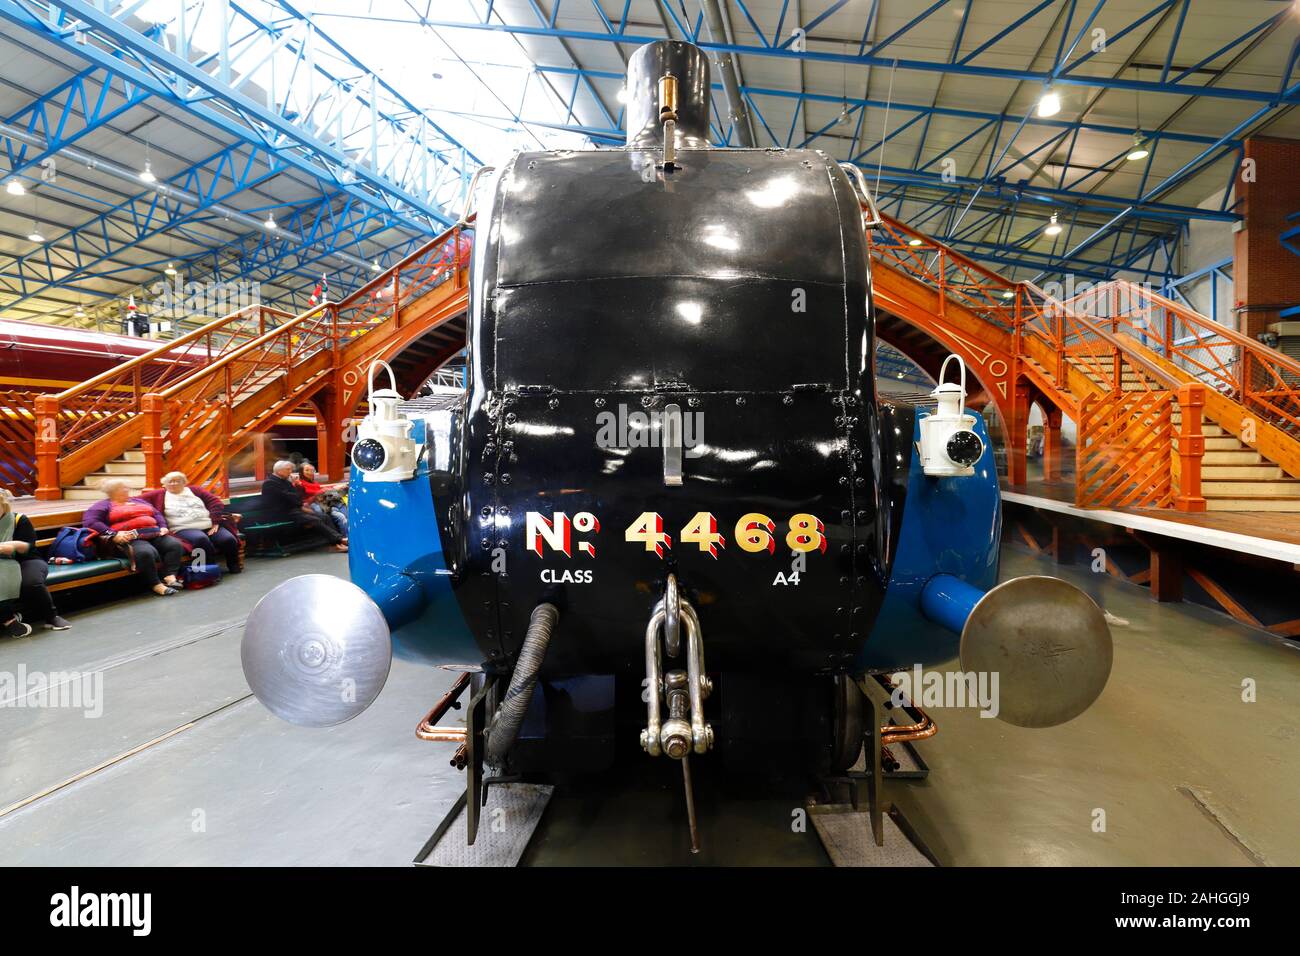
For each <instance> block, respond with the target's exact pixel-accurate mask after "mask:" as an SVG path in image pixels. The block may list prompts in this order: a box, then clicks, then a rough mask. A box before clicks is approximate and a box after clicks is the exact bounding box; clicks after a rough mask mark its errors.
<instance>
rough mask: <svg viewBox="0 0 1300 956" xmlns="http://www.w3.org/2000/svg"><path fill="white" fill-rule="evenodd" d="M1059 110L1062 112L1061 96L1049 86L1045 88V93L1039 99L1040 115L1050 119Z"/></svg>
mask: <svg viewBox="0 0 1300 956" xmlns="http://www.w3.org/2000/svg"><path fill="white" fill-rule="evenodd" d="M1059 112H1061V97H1060V96H1059V95H1058V94H1057V92H1056V91H1055V90H1053V89H1052V88H1051V87H1050V86H1049V87H1048V88H1047V89H1045V90H1043V95H1042V96H1041V97H1040V98H1039V100H1038V109H1037V113H1038V117H1039V119H1050V118H1051V117H1053V116H1055V115H1056V114H1057V113H1059Z"/></svg>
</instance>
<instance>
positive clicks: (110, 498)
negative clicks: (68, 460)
mask: <svg viewBox="0 0 1300 956" xmlns="http://www.w3.org/2000/svg"><path fill="white" fill-rule="evenodd" d="M99 487H100V488H101V489H102V490H103V492H104V495H105V497H104V499H103V500H102V501H96V502H95V503H94V504H93V505H91V506H90V507H89V508H87V509H86V513H85V514H84V515H83V516H82V518H81V523H82V524H83V525H84V526H85V527H87V528H90V529H91V530H93V531H97V532H99V534H100V537H101V538H102V539H103V540H105V541H111V542H112V543H113V544H114V545H116V546H117V547H118V548H121V549H123V550H125V551H127V552H128V553H129V554H130V555H131V559H132V561H133V563H134V564H135V569H136V571H138V572H139V573H140V576H141V577H143V578H144V579H145V582H146V583H147V584H148V585H149V587H150V589H151V590H152V591H153V593H154V594H157V595H158V596H159V597H167V596H168V595H172V594H175V593H176V592H177V591H178V590H180V581H178V580H177V578H176V572H177V571H179V570H180V567H181V562H182V561H184V560H185V546H184V545H183V544H181V543H180V542H179V541H177V540H176V538H175V537H174V536H173V535H172V534H171V531H170V530H169V529H168V527H167V519H166V518H165V517H163V514H162V512H161V511H159V510H158V509H157V508H154V507H153V506H151V505H149V503H148V502H145V501H142V500H141V499H140V498H135V497H132V495H131V484H130V482H128V481H127V480H126V479H125V478H105V479H104V481H103V482H102V483H101V484H100V486H99ZM132 506H134V507H132ZM115 508H116V509H117V510H118V512H119V513H121V512H132V513H133V514H135V517H133V518H132V519H129V520H119V519H118V518H115V517H114V514H113V512H114V509H115ZM128 524H129V525H131V527H129V528H128V527H124V525H128ZM114 525H118V527H114Z"/></svg>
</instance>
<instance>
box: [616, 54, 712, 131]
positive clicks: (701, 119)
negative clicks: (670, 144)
mask: <svg viewBox="0 0 1300 956" xmlns="http://www.w3.org/2000/svg"><path fill="white" fill-rule="evenodd" d="M665 77H672V78H673V81H672V82H662V81H663V80H664V79H665ZM709 92H710V89H709V61H708V59H707V58H706V57H705V56H704V51H703V50H701V49H700V48H699V47H697V46H695V45H694V44H692V43H682V42H681V41H680V40H659V41H658V42H655V43H647V44H646V45H645V46H643V47H641V48H640V49H639V50H637V51H636V52H635V53H633V54H632V57H631V59H629V60H628V63H627V145H628V146H631V147H633V148H635V149H655V148H658V147H660V146H663V144H664V133H663V125H662V124H663V119H664V117H665V115H669V114H674V113H675V114H676V115H675V119H676V124H675V126H676V130H675V135H674V137H673V139H674V144H675V145H676V147H677V148H678V149H704V148H706V147H707V146H708V145H709V103H710V98H709ZM665 98H667V100H668V101H667V102H665Z"/></svg>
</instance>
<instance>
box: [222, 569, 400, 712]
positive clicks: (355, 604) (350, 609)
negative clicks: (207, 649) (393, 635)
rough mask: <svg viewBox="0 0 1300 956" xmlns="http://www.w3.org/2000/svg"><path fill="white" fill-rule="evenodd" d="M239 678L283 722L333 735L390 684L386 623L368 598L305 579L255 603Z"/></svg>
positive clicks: (328, 578) (324, 578)
mask: <svg viewBox="0 0 1300 956" xmlns="http://www.w3.org/2000/svg"><path fill="white" fill-rule="evenodd" d="M240 657H241V658H242V660H243V665H244V678H245V679H246V680H247V681H248V686H249V687H250V688H252V691H253V693H254V694H255V695H256V696H257V699H258V700H260V701H261V702H262V704H263V705H264V706H265V707H266V708H267V710H269V711H271V713H273V714H275V715H276V716H277V717H279V718H280V719H281V720H286V721H288V722H289V723H291V724H298V725H299V726H303V727H331V726H333V725H334V724H341V723H343V722H344V721H345V720H351V719H352V718H353V717H355V716H357V714H359V713H361V712H362V711H363V710H365V709H366V708H367V707H369V706H370V705H371V703H372V702H373V701H374V699H375V698H376V697H378V696H379V692H380V691H381V690H382V689H383V687H384V682H385V681H386V680H388V669H389V667H390V666H391V664H392V660H393V645H392V641H391V639H390V637H389V633H388V622H387V621H385V620H384V615H383V613H382V612H380V610H379V608H378V607H377V606H376V605H375V603H374V602H373V601H372V600H370V598H369V597H367V596H366V593H365V592H364V591H362V590H361V588H359V587H357V586H356V585H355V584H352V583H351V582H349V581H343V580H340V579H339V578H336V577H333V576H332V575H328V574H304V575H302V576H300V577H296V578H290V579H289V580H288V581H285V582H284V583H282V584H278V585H276V586H275V587H274V588H272V589H271V590H270V591H269V592H268V593H267V595H266V596H265V597H263V598H262V600H260V601H258V602H257V605H256V606H255V607H254V608H253V611H252V613H251V614H249V615H248V623H247V624H246V625H245V626H244V640H243V643H242V644H241V645H240Z"/></svg>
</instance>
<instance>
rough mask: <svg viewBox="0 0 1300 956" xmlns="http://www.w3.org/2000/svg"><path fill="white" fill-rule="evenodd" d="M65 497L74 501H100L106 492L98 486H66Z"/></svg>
mask: <svg viewBox="0 0 1300 956" xmlns="http://www.w3.org/2000/svg"><path fill="white" fill-rule="evenodd" d="M63 497H64V498H68V499H71V500H72V501H98V500H99V499H100V498H102V497H104V493H103V492H102V491H100V490H98V489H96V488H80V487H73V488H64V489H63Z"/></svg>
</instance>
